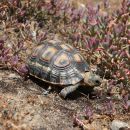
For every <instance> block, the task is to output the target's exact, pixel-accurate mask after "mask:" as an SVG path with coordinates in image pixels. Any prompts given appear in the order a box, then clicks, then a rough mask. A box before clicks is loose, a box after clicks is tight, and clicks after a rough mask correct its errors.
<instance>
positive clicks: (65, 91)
mask: <svg viewBox="0 0 130 130" xmlns="http://www.w3.org/2000/svg"><path fill="white" fill-rule="evenodd" d="M78 87H79V83H78V84H75V85H71V86H67V87H65V88H63V89H62V90H61V92H60V93H59V95H60V96H61V97H63V98H66V97H67V95H69V94H70V93H72V92H74V91H75V90H76V89H77V88H78Z"/></svg>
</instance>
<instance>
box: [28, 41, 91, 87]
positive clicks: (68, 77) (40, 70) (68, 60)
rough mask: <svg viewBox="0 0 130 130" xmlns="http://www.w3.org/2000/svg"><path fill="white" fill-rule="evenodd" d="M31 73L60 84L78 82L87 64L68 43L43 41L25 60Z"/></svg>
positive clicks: (87, 68)
mask: <svg viewBox="0 0 130 130" xmlns="http://www.w3.org/2000/svg"><path fill="white" fill-rule="evenodd" d="M27 64H28V68H29V72H30V74H31V75H33V76H35V77H37V78H39V79H41V80H43V81H46V82H49V83H52V84H60V85H71V84H76V83H78V82H80V81H81V80H82V79H83V77H82V75H81V74H82V73H84V72H85V71H88V70H89V66H88V64H87V62H86V61H85V60H84V58H83V57H82V56H81V55H80V54H79V52H78V51H77V50H76V49H75V48H73V47H72V46H70V45H68V44H58V43H55V44H52V43H49V42H48V43H47V42H46V43H44V44H42V45H39V46H38V47H36V48H35V49H34V50H33V52H32V54H31V56H30V57H29V58H28V60H27Z"/></svg>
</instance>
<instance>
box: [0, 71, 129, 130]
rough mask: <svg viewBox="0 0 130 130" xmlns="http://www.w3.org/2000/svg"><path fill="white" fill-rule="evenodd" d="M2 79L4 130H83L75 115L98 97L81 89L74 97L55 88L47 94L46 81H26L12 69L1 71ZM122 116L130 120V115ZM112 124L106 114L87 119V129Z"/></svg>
mask: <svg viewBox="0 0 130 130" xmlns="http://www.w3.org/2000/svg"><path fill="white" fill-rule="evenodd" d="M0 78H1V79H0V130H80V128H79V127H74V124H73V117H74V115H75V114H81V113H83V110H84V108H85V106H86V105H87V104H88V103H89V102H97V100H98V99H93V100H92V99H88V98H87V96H83V95H82V94H79V91H77V92H76V93H74V95H76V96H73V95H71V96H72V97H73V99H72V97H71V98H68V99H66V100H64V99H61V98H60V97H59V95H58V91H55V90H54V91H52V92H51V93H50V94H49V95H47V96H45V95H43V94H42V92H43V88H46V84H42V83H40V81H36V79H34V78H31V79H28V80H24V79H23V78H22V77H20V76H19V75H17V74H16V73H14V72H12V71H5V70H4V71H2V70H1V71H0ZM117 116H118V115H117ZM121 118H122V119H123V120H126V121H127V122H128V123H130V115H127V116H126V115H124V116H122V117H120V119H121ZM109 123H110V119H109V118H108V117H106V116H102V118H100V119H95V120H93V121H92V123H87V120H86V124H87V125H86V126H87V128H92V127H93V130H108V128H109Z"/></svg>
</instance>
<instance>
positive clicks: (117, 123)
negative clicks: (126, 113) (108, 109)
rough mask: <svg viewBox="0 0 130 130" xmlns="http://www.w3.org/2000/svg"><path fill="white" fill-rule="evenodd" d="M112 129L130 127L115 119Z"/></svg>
mask: <svg viewBox="0 0 130 130" xmlns="http://www.w3.org/2000/svg"><path fill="white" fill-rule="evenodd" d="M110 128H111V130H121V129H122V128H126V129H125V130H127V128H130V127H129V125H128V124H127V123H125V122H123V121H120V120H113V121H112V123H111V126H110Z"/></svg>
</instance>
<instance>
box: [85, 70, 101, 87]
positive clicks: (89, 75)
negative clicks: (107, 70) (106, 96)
mask: <svg viewBox="0 0 130 130" xmlns="http://www.w3.org/2000/svg"><path fill="white" fill-rule="evenodd" d="M101 81H102V80H101V78H100V76H98V75H96V74H95V73H93V72H92V71H90V72H85V74H84V83H85V84H86V85H88V86H90V87H94V86H99V85H100V84H101Z"/></svg>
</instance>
